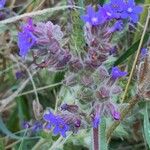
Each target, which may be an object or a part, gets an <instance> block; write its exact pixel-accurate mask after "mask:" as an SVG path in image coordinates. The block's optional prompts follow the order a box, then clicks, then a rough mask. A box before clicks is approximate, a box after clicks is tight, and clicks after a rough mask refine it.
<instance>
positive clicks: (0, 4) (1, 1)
mask: <svg viewBox="0 0 150 150" xmlns="http://www.w3.org/2000/svg"><path fill="white" fill-rule="evenodd" d="M5 3H6V0H0V8H3V7H4V5H5Z"/></svg>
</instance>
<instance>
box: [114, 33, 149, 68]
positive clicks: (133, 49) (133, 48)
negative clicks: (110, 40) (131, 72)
mask: <svg viewBox="0 0 150 150" xmlns="http://www.w3.org/2000/svg"><path fill="white" fill-rule="evenodd" d="M148 39H149V34H148V33H147V34H145V36H144V42H143V44H144V43H146V42H147V41H148ZM140 40H141V39H139V40H138V41H136V42H135V43H134V44H133V45H132V46H131V47H130V48H129V49H128V50H127V51H125V52H124V53H123V54H122V55H121V56H120V57H119V58H118V59H117V60H116V62H115V63H114V66H117V65H119V64H121V63H122V62H124V61H125V60H126V59H127V58H128V57H129V56H130V55H132V54H134V53H135V52H136V51H137V49H138V46H139V43H140Z"/></svg>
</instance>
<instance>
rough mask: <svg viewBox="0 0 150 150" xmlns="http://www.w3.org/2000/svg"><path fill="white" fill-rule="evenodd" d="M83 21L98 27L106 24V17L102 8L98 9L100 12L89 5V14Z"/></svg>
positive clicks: (84, 16)
mask: <svg viewBox="0 0 150 150" xmlns="http://www.w3.org/2000/svg"><path fill="white" fill-rule="evenodd" d="M81 19H82V20H83V21H84V22H85V23H89V24H91V25H93V26H97V25H100V24H102V23H104V22H105V20H106V17H105V14H104V10H103V8H102V7H101V6H99V7H98V11H95V10H94V8H93V7H92V6H91V5H89V6H88V7H87V14H86V15H83V16H81Z"/></svg>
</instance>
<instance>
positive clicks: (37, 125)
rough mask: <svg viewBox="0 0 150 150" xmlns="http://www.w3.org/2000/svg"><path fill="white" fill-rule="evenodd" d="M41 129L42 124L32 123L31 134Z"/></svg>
mask: <svg viewBox="0 0 150 150" xmlns="http://www.w3.org/2000/svg"><path fill="white" fill-rule="evenodd" d="M41 129H42V123H41V122H39V121H36V122H34V124H33V126H32V131H33V132H37V131H39V130H41Z"/></svg>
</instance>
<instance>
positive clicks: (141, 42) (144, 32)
mask: <svg viewBox="0 0 150 150" xmlns="http://www.w3.org/2000/svg"><path fill="white" fill-rule="evenodd" d="M148 23H149V9H148V15H147V19H146V23H145V26H144V31H143V34H142V37H141V40H140V43H139V47H138V50H137V53H136V56H135V59H134V62H133V66H132V69H131V73H130V76H129V79H128V83H127V85H126V88H125V91H124V95H123V97H122V103H123V102H124V100H125V98H126V94H127V92H128V88H129V85H130V82H131V79H132V76H133V73H134V69H135V67H136V63H137V61H138V57H139V54H140V51H141V48H142V44H143V40H144V36H145V34H146V31H147V27H148Z"/></svg>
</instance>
